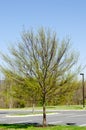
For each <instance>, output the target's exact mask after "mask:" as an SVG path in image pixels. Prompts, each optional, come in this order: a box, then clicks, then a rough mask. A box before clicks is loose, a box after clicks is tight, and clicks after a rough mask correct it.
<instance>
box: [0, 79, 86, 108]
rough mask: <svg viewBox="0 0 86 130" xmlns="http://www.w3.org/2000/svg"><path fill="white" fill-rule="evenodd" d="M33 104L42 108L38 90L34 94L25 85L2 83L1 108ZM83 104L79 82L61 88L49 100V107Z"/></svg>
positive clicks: (0, 93) (5, 81)
mask: <svg viewBox="0 0 86 130" xmlns="http://www.w3.org/2000/svg"><path fill="white" fill-rule="evenodd" d="M85 84H86V83H85ZM85 86H86V85H85ZM85 92H86V88H85ZM85 95H86V94H85ZM33 104H34V105H35V106H42V101H41V95H40V93H39V92H37V90H36V91H35V92H34V91H33V90H30V89H29V88H28V87H26V86H24V85H20V84H17V83H16V82H14V83H13V81H12V82H10V80H7V79H5V80H1V81H0V108H24V107H32V106H33ZM81 104H82V82H80V81H78V80H76V81H73V82H71V83H70V84H67V86H64V87H63V88H59V89H58V93H57V95H56V96H55V97H53V98H52V99H48V100H47V105H81Z"/></svg>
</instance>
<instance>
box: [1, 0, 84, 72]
mask: <svg viewBox="0 0 86 130" xmlns="http://www.w3.org/2000/svg"><path fill="white" fill-rule="evenodd" d="M23 26H24V27H25V29H29V28H31V27H32V28H35V29H38V28H39V27H41V26H44V27H49V28H51V29H52V30H55V31H56V32H57V36H58V38H60V39H62V38H64V37H66V36H69V37H70V38H71V43H72V44H73V45H72V47H73V48H74V49H75V50H76V51H79V53H80V59H79V62H80V63H81V64H83V65H84V64H86V53H85V52H86V0H0V51H2V52H4V53H7V47H8V46H10V45H11V44H13V43H14V42H16V41H17V40H19V39H20V33H21V31H22V29H23ZM14 46H15V44H14ZM85 72H86V71H85Z"/></svg>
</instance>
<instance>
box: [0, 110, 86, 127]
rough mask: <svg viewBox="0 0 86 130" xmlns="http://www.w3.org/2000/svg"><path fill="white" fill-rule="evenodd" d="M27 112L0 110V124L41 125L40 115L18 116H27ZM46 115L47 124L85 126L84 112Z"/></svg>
mask: <svg viewBox="0 0 86 130" xmlns="http://www.w3.org/2000/svg"><path fill="white" fill-rule="evenodd" d="M30 112H31V111H29V110H26V111H25V110H22V111H21V110H9V111H7V110H4V111H1V110H0V124H13V123H38V124H42V115H41V114H40V115H39V114H38V115H22V116H21V115H19V114H28V113H30ZM53 112H54V113H52V114H47V124H62V125H70V124H71V125H73V124H74V125H78V126H86V111H84V110H83V111H54V110H53Z"/></svg>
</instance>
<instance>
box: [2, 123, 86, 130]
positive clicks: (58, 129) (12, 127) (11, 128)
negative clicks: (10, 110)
mask: <svg viewBox="0 0 86 130" xmlns="http://www.w3.org/2000/svg"><path fill="white" fill-rule="evenodd" d="M35 125H37V124H35ZM43 129H44V130H86V127H79V126H47V127H44V128H43V127H41V126H34V125H32V124H31V125H30V124H29V125H28V124H9V125H8V124H3V125H0V130H43Z"/></svg>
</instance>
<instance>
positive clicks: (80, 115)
mask: <svg viewBox="0 0 86 130" xmlns="http://www.w3.org/2000/svg"><path fill="white" fill-rule="evenodd" d="M78 116H86V114H83V115H72V116H69V117H78Z"/></svg>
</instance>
